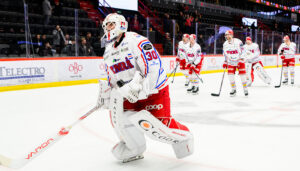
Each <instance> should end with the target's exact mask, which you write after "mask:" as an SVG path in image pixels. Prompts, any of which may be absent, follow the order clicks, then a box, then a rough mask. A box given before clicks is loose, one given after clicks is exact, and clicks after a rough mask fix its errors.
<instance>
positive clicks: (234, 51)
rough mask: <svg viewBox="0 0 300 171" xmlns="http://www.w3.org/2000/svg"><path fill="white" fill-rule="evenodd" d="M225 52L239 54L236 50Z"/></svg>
mask: <svg viewBox="0 0 300 171" xmlns="http://www.w3.org/2000/svg"><path fill="white" fill-rule="evenodd" d="M226 52H227V54H238V53H239V52H238V51H237V50H228V51H226Z"/></svg>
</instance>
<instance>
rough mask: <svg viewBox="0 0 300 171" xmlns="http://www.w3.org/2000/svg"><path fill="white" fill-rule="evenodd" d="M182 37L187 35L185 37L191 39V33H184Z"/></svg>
mask: <svg viewBox="0 0 300 171" xmlns="http://www.w3.org/2000/svg"><path fill="white" fill-rule="evenodd" d="M182 37H185V38H188V39H189V38H190V35H189V34H183V35H182Z"/></svg>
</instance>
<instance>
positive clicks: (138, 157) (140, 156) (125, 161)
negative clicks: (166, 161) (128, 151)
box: [122, 155, 144, 163]
mask: <svg viewBox="0 0 300 171" xmlns="http://www.w3.org/2000/svg"><path fill="white" fill-rule="evenodd" d="M143 158H144V156H143V155H138V156H134V157H131V158H129V159H125V160H123V162H122V163H129V162H132V161H135V160H140V159H143Z"/></svg>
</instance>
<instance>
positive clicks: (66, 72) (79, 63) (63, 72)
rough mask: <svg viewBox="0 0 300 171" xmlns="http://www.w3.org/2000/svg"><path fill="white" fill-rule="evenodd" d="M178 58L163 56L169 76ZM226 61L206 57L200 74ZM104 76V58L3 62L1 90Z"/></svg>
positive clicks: (269, 59)
mask: <svg viewBox="0 0 300 171" xmlns="http://www.w3.org/2000/svg"><path fill="white" fill-rule="evenodd" d="M175 58H176V57H175V56H163V57H162V64H163V66H164V69H165V70H166V71H167V73H170V72H172V70H173V69H174V68H175V67H176V62H175ZM261 58H262V62H263V64H264V66H265V67H266V68H273V67H279V66H280V65H281V60H280V59H279V57H278V56H277V55H262V56H261ZM299 58H300V54H298V55H296V64H297V65H300V64H299ZM223 62H224V57H223V56H222V55H206V56H205V59H204V66H203V69H202V71H201V74H206V73H216V72H222V71H223V69H222V64H223ZM105 73H106V72H105V64H104V62H103V58H102V57H59V58H31V59H28V58H26V59H23V58H18V59H0V91H10V90H21V89H33V88H42V87H56V86H67V85H76V84H88V83H96V82H97V80H98V79H105V77H106V74H105ZM176 75H182V74H181V73H180V72H178V73H177V74H176Z"/></svg>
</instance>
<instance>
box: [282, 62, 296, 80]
mask: <svg viewBox="0 0 300 171" xmlns="http://www.w3.org/2000/svg"><path fill="white" fill-rule="evenodd" d="M282 67H283V76H284V79H285V80H287V79H288V70H290V75H291V80H294V78H295V58H291V59H284V60H283V61H282Z"/></svg>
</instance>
